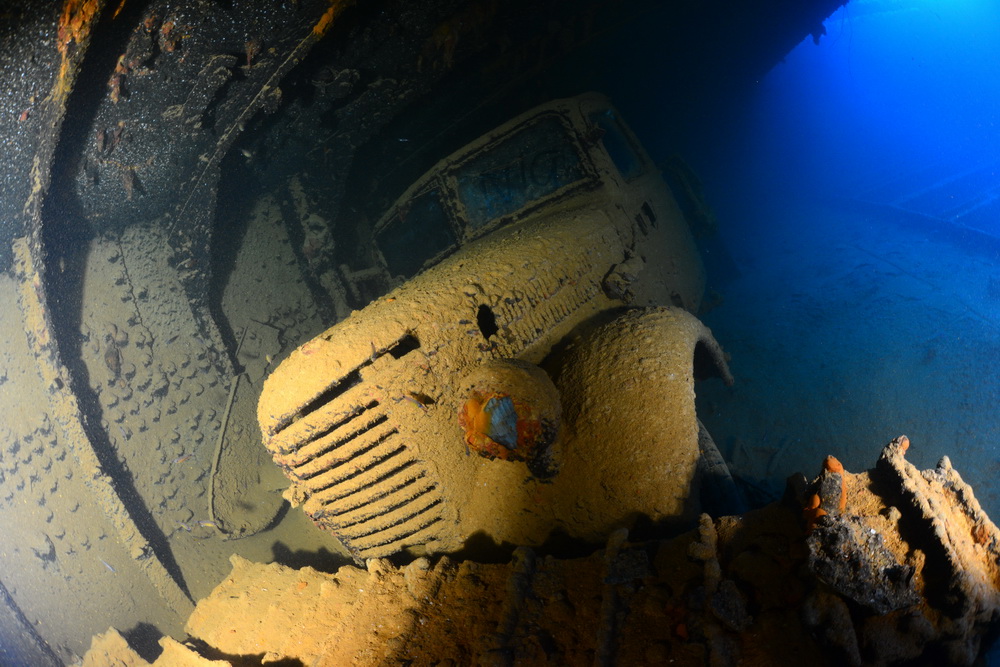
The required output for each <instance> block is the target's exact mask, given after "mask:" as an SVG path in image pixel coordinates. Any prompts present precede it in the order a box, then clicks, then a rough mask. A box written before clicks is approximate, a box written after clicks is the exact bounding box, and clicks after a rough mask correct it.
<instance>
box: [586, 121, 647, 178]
mask: <svg viewBox="0 0 1000 667" xmlns="http://www.w3.org/2000/svg"><path fill="white" fill-rule="evenodd" d="M590 122H592V123H594V124H595V125H597V127H599V128H601V143H602V144H603V145H604V150H606V151H607V152H608V155H609V156H610V157H611V161H612V162H614V163H615V167H617V168H618V173H619V174H621V175H622V178H624V179H625V180H626V181H630V180H632V179H633V178H635V177H636V176H639V175H640V174H641V173H642V162H641V161H640V160H639V157H638V156H637V155H636V154H635V151H634V150H633V149H632V145H631V144H630V143H629V140H628V138H627V137H626V136H625V133H624V132H622V129H621V128H620V127H619V126H618V121H617V120H616V119H615V115H614V112H613V111H611V110H610V109H606V110H604V111H599V112H596V113H592V114H590Z"/></svg>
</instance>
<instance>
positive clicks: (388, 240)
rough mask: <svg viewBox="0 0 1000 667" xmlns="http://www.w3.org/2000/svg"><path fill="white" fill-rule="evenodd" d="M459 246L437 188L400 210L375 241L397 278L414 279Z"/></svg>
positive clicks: (421, 194)
mask: <svg viewBox="0 0 1000 667" xmlns="http://www.w3.org/2000/svg"><path fill="white" fill-rule="evenodd" d="M455 244H456V239H455V233H454V232H453V231H452V229H451V225H449V224H448V217H447V215H446V214H445V212H444V208H443V207H442V205H441V198H440V196H439V193H438V190H437V188H432V189H430V190H426V191H424V192H422V193H420V194H419V195H417V196H416V197H414V198H413V199H410V200H409V201H408V202H407V206H406V207H405V208H403V207H400V208H399V209H398V210H397V211H396V215H395V216H393V217H392V219H391V220H390V221H389V223H388V224H387V225H386V226H385V227H383V228H382V230H381V231H380V232H379V233H378V235H377V236H376V238H375V245H376V246H378V249H379V252H381V253H382V257H383V258H384V259H385V263H386V266H387V267H388V269H389V273H390V274H391V275H392V276H394V277H403V278H412V277H413V276H415V275H416V274H417V272H418V271H420V269H422V268H423V266H424V263H425V262H427V261H428V260H430V259H433V258H434V257H436V256H437V255H439V254H440V253H442V252H444V251H445V250H447V249H448V248H449V247H451V246H454V245H455Z"/></svg>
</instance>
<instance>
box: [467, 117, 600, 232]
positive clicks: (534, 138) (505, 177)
mask: <svg viewBox="0 0 1000 667" xmlns="http://www.w3.org/2000/svg"><path fill="white" fill-rule="evenodd" d="M574 146H575V142H574V141H573V138H572V137H571V136H570V135H569V133H568V131H567V129H566V127H565V126H564V125H563V124H562V123H561V122H559V119H558V118H556V117H555V116H551V115H550V116H547V117H543V118H542V119H541V120H539V121H537V122H533V123H531V124H530V125H528V126H527V127H525V128H524V129H522V130H520V131H519V132H517V133H515V134H513V135H511V136H509V137H507V138H506V139H504V140H503V141H502V142H500V143H499V144H498V145H497V146H495V147H493V148H492V149H491V150H489V151H488V152H486V153H481V154H479V155H476V156H475V157H474V158H472V159H471V160H469V161H468V162H466V163H465V164H463V165H462V166H461V167H459V169H458V170H457V172H456V178H457V182H458V196H459V198H460V199H461V201H462V204H463V205H464V207H465V212H466V216H467V223H468V225H469V227H470V228H471V229H473V230H475V229H477V228H480V227H482V226H483V225H485V224H486V223H487V222H489V221H490V220H495V219H496V218H499V217H501V216H504V215H509V214H511V213H514V212H515V211H518V210H520V209H522V208H524V207H525V206H527V205H528V204H530V203H531V202H533V201H536V200H539V199H542V198H543V197H546V196H548V195H550V194H552V193H554V192H555V191H557V190H559V189H561V188H563V187H565V186H567V185H570V184H572V183H575V182H576V181H580V180H583V178H584V169H583V166H582V165H581V163H580V156H579V154H578V153H577V151H576V149H575V148H574Z"/></svg>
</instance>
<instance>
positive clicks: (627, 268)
mask: <svg viewBox="0 0 1000 667" xmlns="http://www.w3.org/2000/svg"><path fill="white" fill-rule="evenodd" d="M372 239H373V243H372V244H371V246H372V247H371V251H372V258H371V261H372V268H370V269H369V270H368V271H366V272H365V274H364V276H363V278H359V279H364V280H370V279H372V276H377V278H378V280H380V281H383V282H384V283H385V284H386V285H387V286H388V287H389V291H388V292H386V293H385V294H383V295H382V296H380V297H378V298H376V299H375V300H373V301H372V302H371V303H369V304H368V305H366V306H365V307H363V308H362V309H360V310H358V311H355V312H353V313H352V314H351V315H350V316H349V317H347V318H345V319H344V320H342V321H340V322H338V323H336V324H335V325H334V326H333V327H331V328H330V329H328V330H327V331H325V332H323V333H322V334H320V335H319V336H317V337H315V338H314V339H312V340H310V341H308V342H307V343H305V344H303V345H302V346H300V347H299V348H298V349H296V350H295V351H293V352H292V353H291V354H290V356H289V357H288V358H287V359H285V360H284V361H283V362H282V363H281V364H280V365H279V366H278V367H277V368H276V369H275V370H274V372H273V373H272V374H271V375H270V376H269V377H268V379H267V380H266V381H265V383H264V386H263V389H262V393H261V398H260V401H259V404H258V421H259V423H260V427H261V431H262V436H263V440H264V443H265V446H266V447H267V449H268V451H269V452H270V453H271V455H272V457H273V459H274V461H275V462H276V463H277V465H278V466H280V467H281V468H282V470H283V471H284V472H285V474H286V475H287V476H288V477H289V479H290V480H291V482H292V484H291V486H290V487H289V489H288V490H287V491H286V494H285V497H286V498H287V499H288V500H289V501H290V502H291V503H292V504H293V505H301V506H302V508H303V510H304V511H305V512H306V513H307V514H308V515H309V516H310V517H311V518H312V520H313V521H314V523H316V524H317V525H318V526H320V527H321V528H323V529H326V530H329V531H332V532H333V533H334V534H335V535H337V536H338V538H339V539H340V540H341V542H342V543H343V544H344V545H345V546H346V547H347V548H348V549H349V550H350V552H351V553H352V554H353V555H354V557H355V558H356V559H358V560H359V561H360V560H365V559H368V558H374V557H384V556H388V555H392V554H394V553H397V552H399V551H402V550H408V551H410V552H413V553H435V552H452V551H456V550H459V549H461V548H463V546H467V545H468V544H469V542H470V540H472V539H473V537H474V536H475V537H476V538H477V539H479V541H480V542H482V541H483V539H485V541H486V542H487V543H493V544H498V545H500V544H527V545H541V544H545V543H548V542H550V541H552V540H560V539H564V538H565V539H569V540H582V541H594V542H600V541H601V540H604V539H606V537H607V535H608V534H609V533H610V532H611V531H613V530H615V529H616V528H618V527H622V526H632V525H634V524H635V523H636V522H637V521H644V522H651V523H652V524H654V525H660V524H665V525H671V524H676V523H681V522H684V521H690V520H691V519H692V518H693V516H694V513H696V512H697V511H698V509H699V501H698V499H699V494H700V484H701V480H702V479H703V478H705V477H706V475H710V476H713V477H720V476H721V477H722V478H728V472H727V471H726V469H725V463H724V461H722V458H721V456H719V455H718V450H717V448H715V446H714V444H712V442H711V438H710V437H709V436H708V434H707V432H706V431H705V429H704V428H703V427H702V426H701V424H700V422H699V421H698V419H697V415H696V413H695V401H694V399H695V394H694V381H695V378H696V377H698V378H701V377H707V376H711V375H715V376H718V377H720V378H722V379H723V380H724V381H726V382H731V381H732V377H731V375H730V373H729V370H728V368H727V365H726V360H725V355H724V354H723V352H722V350H721V348H720V347H719V345H718V343H717V342H716V341H715V339H714V338H713V337H712V335H711V332H710V331H709V330H708V329H707V328H706V327H705V326H704V325H702V324H701V322H700V321H698V319H697V317H696V315H695V314H696V313H697V312H698V309H699V306H700V304H701V299H702V294H703V292H704V285H705V275H704V269H703V267H702V264H701V261H700V258H699V254H698V250H697V247H696V244H695V242H694V239H693V236H692V233H691V230H690V229H689V226H688V223H687V221H686V220H685V218H684V215H683V214H682V212H681V210H680V209H679V207H678V205H677V203H676V202H675V200H674V198H673V196H672V194H671V191H670V189H669V187H668V186H667V184H666V183H665V181H664V180H663V178H662V177H661V175H660V173H659V171H658V170H657V169H656V167H655V165H654V163H653V162H652V160H651V159H650V158H649V156H648V155H647V154H646V152H645V151H644V150H643V148H642V146H641V145H640V143H639V141H638V140H637V139H636V137H635V135H634V134H633V133H632V132H631V131H630V130H629V128H628V127H627V125H626V124H625V123H624V122H623V120H622V119H621V116H620V114H619V113H618V112H617V110H616V109H615V108H614V107H613V106H612V105H611V103H610V101H609V100H608V99H607V98H606V97H604V96H602V95H599V94H595V93H590V94H584V95H581V96H577V97H574V98H569V99H562V100H555V101H552V102H549V103H547V104H543V105H541V106H539V107H536V108H535V109H532V110H530V111H528V112H526V113H523V114H521V115H519V116H517V117H516V118H514V119H512V120H510V121H508V122H507V123H504V124H503V125H501V126H500V127H498V128H496V129H494V130H492V131H490V132H488V133H486V134H484V135H483V136H481V137H479V138H478V139H476V140H474V141H473V142H471V143H469V144H468V145H466V146H464V147H463V148H461V149H459V150H458V151H456V152H454V153H452V154H451V155H449V156H447V157H445V158H444V159H442V160H441V161H440V162H438V163H437V164H436V165H435V166H434V167H432V168H431V169H430V170H428V171H427V172H426V173H425V174H424V175H423V176H422V177H421V178H419V179H418V180H417V181H416V182H415V183H413V185H412V186H410V187H409V188H408V189H407V190H406V191H405V192H404V193H403V194H402V195H401V196H400V197H399V198H398V199H397V200H396V202H395V203H394V204H393V205H392V206H391V207H390V208H389V210H388V211H387V212H386V213H385V214H384V215H383V216H382V218H381V219H380V220H379V221H378V222H377V223H376V224H375V226H374V229H373V231H372Z"/></svg>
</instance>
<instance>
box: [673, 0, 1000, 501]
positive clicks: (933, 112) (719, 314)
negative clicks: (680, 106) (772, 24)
mask: <svg viewBox="0 0 1000 667" xmlns="http://www.w3.org/2000/svg"><path fill="white" fill-rule="evenodd" d="M825 27H826V30H827V34H826V35H825V36H823V37H822V39H821V40H820V43H819V45H815V44H814V43H813V41H812V39H811V38H807V39H806V40H805V41H804V42H803V43H802V44H800V45H799V46H798V47H797V48H796V49H795V50H794V51H793V52H791V53H790V54H789V55H788V56H787V57H786V59H785V61H784V62H783V63H782V64H780V65H778V66H777V67H775V68H774V69H773V70H772V71H770V72H769V73H768V74H767V75H766V76H764V77H763V78H761V80H759V81H758V82H756V83H755V84H754V86H753V89H752V90H751V91H750V92H749V94H748V95H745V96H740V97H739V98H737V99H734V100H733V102H732V104H733V108H732V109H730V110H729V112H728V114H727V118H728V119H729V120H728V124H727V125H726V126H724V127H719V128H715V132H714V133H709V132H707V131H706V132H705V134H704V137H705V139H704V141H702V143H701V144H699V143H698V138H697V137H695V138H694V139H692V140H691V141H690V142H689V145H688V146H687V149H686V151H685V157H686V158H687V159H688V160H689V161H690V162H691V163H692V164H693V165H694V166H695V169H696V170H697V171H698V173H699V174H700V175H701V177H702V180H703V181H704V184H705V189H706V194H707V196H708V199H709V203H710V204H711V205H712V206H713V207H714V208H715V212H716V214H717V217H718V220H719V237H718V239H717V241H718V242H719V245H718V246H717V247H716V249H715V250H714V251H710V253H709V256H708V257H707V258H706V259H707V263H708V266H709V272H710V273H709V279H710V286H712V287H713V288H714V289H715V290H716V292H717V293H718V295H719V296H720V297H721V303H720V304H719V305H718V306H717V307H715V308H714V309H713V310H711V311H710V312H708V313H706V314H704V315H703V319H704V320H705V322H706V323H707V324H708V325H709V326H710V327H711V328H712V329H713V331H714V333H715V335H716V337H717V338H718V339H719V341H720V342H721V343H722V345H723V346H724V347H725V348H726V350H727V351H728V352H729V353H730V354H731V355H732V370H733V372H734V375H735V376H736V380H737V384H736V386H735V387H734V388H733V389H732V390H726V389H724V388H722V387H720V386H718V385H710V384H705V385H704V386H702V387H701V388H700V389H699V391H700V392H701V394H700V397H699V410H700V413H701V415H702V418H703V420H704V421H705V423H706V425H707V426H708V428H709V430H710V431H711V432H712V434H713V435H714V436H715V438H716V440H717V442H718V444H719V446H720V449H721V450H722V451H723V454H724V455H725V456H726V457H727V458H728V459H729V461H730V463H731V465H732V467H733V470H734V473H735V474H736V475H737V476H738V477H739V478H740V479H741V480H743V482H744V483H745V485H746V488H747V490H748V492H749V493H750V495H751V499H752V500H756V501H758V502H764V501H766V500H769V499H771V498H774V497H775V496H776V495H777V494H778V493H780V492H781V490H782V488H783V486H784V480H785V478H786V477H787V476H788V475H789V474H792V473H794V472H796V471H800V472H804V473H806V474H807V476H810V477H812V476H814V475H815V474H817V473H818V471H819V467H820V462H821V460H822V458H823V457H824V456H825V455H827V454H834V455H836V456H838V457H839V458H840V459H841V460H842V461H843V462H844V464H845V466H846V467H847V468H848V469H849V470H853V471H858V470H863V469H867V468H871V467H872V466H873V465H874V463H875V460H876V458H877V457H878V454H879V451H880V450H881V448H882V446H883V445H884V444H885V443H887V442H888V441H889V440H890V439H892V438H893V437H895V436H897V435H900V434H906V435H908V436H909V437H910V439H911V442H912V443H913V447H912V448H911V450H910V453H909V454H908V457H909V458H910V460H911V461H912V462H914V463H915V464H916V465H918V466H919V467H921V468H927V467H932V466H933V465H934V464H935V463H936V462H937V460H938V459H939V458H940V457H941V456H943V455H947V456H949V457H950V458H951V460H952V462H953V464H954V466H955V467H956V469H957V470H958V471H959V472H960V473H961V474H962V475H963V476H964V477H965V479H966V480H968V481H969V482H971V483H972V484H973V485H974V487H975V489H976V491H977V496H978V498H979V500H980V502H981V503H982V504H983V506H984V508H985V509H986V510H987V511H988V512H989V513H990V515H991V516H992V517H993V518H994V520H997V519H1000V410H998V407H997V406H998V405H1000V270H998V267H1000V39H997V35H1000V5H998V4H997V3H994V2H986V1H976V2H973V1H968V2H957V1H952V2H946V3H942V2H930V1H910V2H889V1H881V2H879V1H875V0H869V1H858V0H856V1H854V2H851V3H849V4H848V5H847V6H846V7H844V8H842V9H841V10H840V11H838V12H837V13H836V14H834V15H833V16H832V17H831V18H830V19H828V20H827V21H826V23H825ZM712 252H714V253H715V254H714V255H712ZM727 253H728V256H727Z"/></svg>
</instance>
